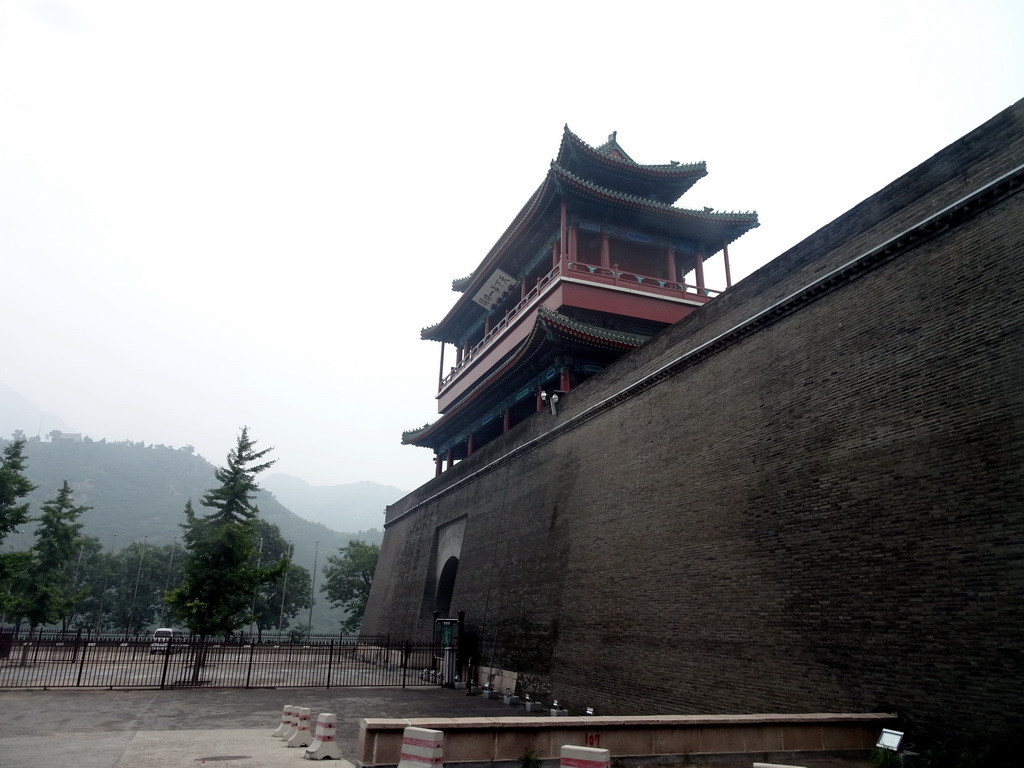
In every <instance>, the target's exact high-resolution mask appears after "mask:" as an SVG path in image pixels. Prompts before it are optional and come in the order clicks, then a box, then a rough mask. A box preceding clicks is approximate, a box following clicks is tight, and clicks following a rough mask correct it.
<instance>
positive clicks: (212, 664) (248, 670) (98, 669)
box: [0, 634, 439, 688]
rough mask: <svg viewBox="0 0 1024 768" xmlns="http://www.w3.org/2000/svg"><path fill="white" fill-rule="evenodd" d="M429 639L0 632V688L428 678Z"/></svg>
mask: <svg viewBox="0 0 1024 768" xmlns="http://www.w3.org/2000/svg"><path fill="white" fill-rule="evenodd" d="M438 663H439V660H438V651H437V648H436V646H434V645H431V644H430V643H410V642H396V641H392V640H391V639H390V638H388V637H384V638H346V637H338V636H335V637H333V638H330V639H326V640H325V639H311V640H307V641H301V642H280V641H278V640H276V639H267V638H263V639H262V641H256V640H255V639H253V640H251V641H238V640H230V639H229V640H206V641H205V642H204V641H200V640H198V639H194V638H193V639H189V640H186V641H172V642H171V643H170V644H169V645H161V646H160V647H159V648H154V647H153V643H152V642H151V640H150V639H148V638H147V639H145V640H137V639H120V640H118V639H109V638H108V639H103V638H94V639H90V638H88V637H76V636H72V637H60V636H59V635H58V636H42V637H36V638H32V639H24V638H22V639H17V638H15V637H13V636H11V635H9V634H8V635H7V636H6V637H0V688H79V687H80V688H194V687H210V688H287V687H308V688H332V687H334V688H341V687H351V686H390V687H403V688H404V687H405V686H407V685H433V684H436V683H437V682H438V679H439V676H438V673H437V669H438Z"/></svg>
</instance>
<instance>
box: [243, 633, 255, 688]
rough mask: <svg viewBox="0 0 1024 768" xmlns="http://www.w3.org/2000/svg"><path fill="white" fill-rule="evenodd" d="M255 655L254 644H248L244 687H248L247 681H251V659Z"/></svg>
mask: <svg viewBox="0 0 1024 768" xmlns="http://www.w3.org/2000/svg"><path fill="white" fill-rule="evenodd" d="M255 655H256V643H254V642H251V641H250V643H249V669H248V670H246V672H245V687H246V688H248V687H249V681H250V680H252V659H253V656H255Z"/></svg>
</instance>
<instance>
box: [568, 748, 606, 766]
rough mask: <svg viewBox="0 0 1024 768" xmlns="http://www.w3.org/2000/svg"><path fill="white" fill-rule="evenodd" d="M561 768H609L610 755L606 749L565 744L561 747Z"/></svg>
mask: <svg viewBox="0 0 1024 768" xmlns="http://www.w3.org/2000/svg"><path fill="white" fill-rule="evenodd" d="M560 757H561V768H609V766H610V765H611V762H612V753H611V752H610V751H608V750H607V749H595V748H594V747H576V746H573V745H571V744H566V745H564V746H563V747H562V752H561V756H560Z"/></svg>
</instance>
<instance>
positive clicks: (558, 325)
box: [402, 306, 648, 448]
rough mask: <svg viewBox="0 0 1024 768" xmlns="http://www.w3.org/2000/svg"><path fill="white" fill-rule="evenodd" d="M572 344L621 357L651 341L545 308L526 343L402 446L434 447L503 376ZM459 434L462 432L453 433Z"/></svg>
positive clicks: (404, 437) (540, 310)
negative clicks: (555, 346) (433, 440)
mask: <svg viewBox="0 0 1024 768" xmlns="http://www.w3.org/2000/svg"><path fill="white" fill-rule="evenodd" d="M558 340H561V341H570V342H572V343H575V344H580V343H583V344H586V345H587V346H590V347H591V348H593V347H605V348H607V349H609V350H616V351H617V352H618V353H622V354H625V353H626V352H629V351H632V350H634V349H637V348H638V347H640V346H642V345H643V344H645V343H646V342H647V341H648V337H645V336H641V335H638V334H633V333H625V332H622V331H612V330H609V329H607V328H601V327H600V326H595V325H590V324H588V323H584V322H582V321H579V320H574V319H572V318H571V317H567V316H565V315H563V314H561V313H559V312H555V311H554V310H551V309H547V308H546V307H543V306H542V307H538V312H537V316H536V318H535V319H534V325H533V328H532V330H531V331H530V335H529V336H527V337H526V338H525V339H523V341H522V343H521V344H520V345H519V346H518V347H517V348H516V349H515V350H514V351H513V352H512V353H511V354H510V355H509V356H508V357H506V358H505V359H504V360H503V361H502V362H501V363H499V364H498V365H497V366H496V367H495V368H494V370H492V371H491V372H490V373H488V374H487V375H485V376H483V377H481V379H480V381H478V382H477V384H476V386H474V387H473V389H472V390H470V391H469V392H468V393H467V394H466V396H465V397H464V398H463V399H462V400H460V401H459V402H458V403H457V404H456V405H455V406H453V407H452V409H451V410H449V411H448V412H447V413H446V414H444V415H443V416H441V418H439V419H438V420H437V421H435V422H434V423H433V424H428V425H425V426H424V427H422V428H421V429H417V430H409V431H407V432H403V433H402V444H403V445H417V446H420V447H424V448H429V447H431V446H430V444H428V443H426V442H424V441H423V439H424V438H429V437H430V436H431V435H433V434H435V433H436V432H438V431H439V430H441V429H442V428H443V427H445V426H448V425H449V424H451V423H452V422H453V421H454V420H455V419H457V418H458V416H459V415H461V414H462V413H463V412H465V410H466V409H468V408H471V407H472V406H473V405H474V404H475V403H476V402H477V401H478V400H479V398H480V397H481V396H482V394H483V393H485V392H488V391H490V389H491V386H492V385H493V383H494V382H495V381H496V380H498V379H500V378H501V377H502V376H506V375H508V374H509V373H510V372H511V371H512V370H514V369H515V368H516V367H517V366H518V365H520V364H521V363H523V362H525V361H527V360H529V359H531V358H532V357H533V356H534V355H535V354H537V352H539V351H542V350H543V348H544V347H546V346H549V345H550V344H551V342H552V341H558ZM454 431H455V432H458V431H459V430H454Z"/></svg>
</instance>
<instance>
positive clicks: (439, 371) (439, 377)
mask: <svg viewBox="0 0 1024 768" xmlns="http://www.w3.org/2000/svg"><path fill="white" fill-rule="evenodd" d="M443 383H444V342H443V341H442V342H441V364H440V366H438V369H437V388H438V389H441V385H442V384H443Z"/></svg>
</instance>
